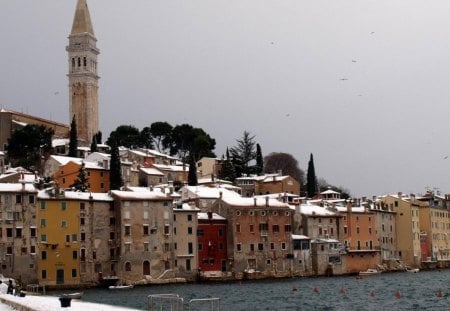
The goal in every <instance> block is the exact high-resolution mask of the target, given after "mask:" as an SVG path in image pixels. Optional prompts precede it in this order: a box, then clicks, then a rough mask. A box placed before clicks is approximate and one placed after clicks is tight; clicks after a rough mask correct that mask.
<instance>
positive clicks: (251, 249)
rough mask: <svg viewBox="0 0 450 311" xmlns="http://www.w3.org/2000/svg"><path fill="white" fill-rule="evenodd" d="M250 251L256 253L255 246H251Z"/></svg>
mask: <svg viewBox="0 0 450 311" xmlns="http://www.w3.org/2000/svg"><path fill="white" fill-rule="evenodd" d="M250 251H251V252H254V251H255V244H253V243H252V244H250Z"/></svg>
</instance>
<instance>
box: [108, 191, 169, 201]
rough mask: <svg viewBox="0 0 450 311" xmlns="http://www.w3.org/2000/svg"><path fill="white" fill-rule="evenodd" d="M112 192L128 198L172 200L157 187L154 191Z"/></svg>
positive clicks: (114, 194) (119, 196) (121, 197)
mask: <svg viewBox="0 0 450 311" xmlns="http://www.w3.org/2000/svg"><path fill="white" fill-rule="evenodd" d="M111 194H112V195H113V196H115V197H118V198H120V199H126V200H171V198H170V197H168V196H167V195H165V194H164V193H162V192H161V191H159V189H155V190H154V191H123V190H113V191H111Z"/></svg>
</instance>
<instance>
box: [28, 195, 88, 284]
mask: <svg viewBox="0 0 450 311" xmlns="http://www.w3.org/2000/svg"><path fill="white" fill-rule="evenodd" d="M57 192H58V190H55V189H52V190H49V191H47V192H46V191H41V192H39V194H38V208H37V225H38V238H39V255H38V282H39V284H40V285H77V284H80V270H79V269H80V256H79V249H80V245H79V238H78V234H79V231H80V226H79V225H80V224H79V202H77V201H68V200H66V198H65V196H64V192H60V193H57Z"/></svg>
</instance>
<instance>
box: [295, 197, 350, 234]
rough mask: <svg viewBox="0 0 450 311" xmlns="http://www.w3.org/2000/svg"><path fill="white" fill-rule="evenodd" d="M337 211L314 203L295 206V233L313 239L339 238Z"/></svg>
mask: <svg viewBox="0 0 450 311" xmlns="http://www.w3.org/2000/svg"><path fill="white" fill-rule="evenodd" d="M341 218H342V216H341V215H340V214H338V213H336V212H335V211H333V210H331V209H328V208H325V207H322V206H317V205H313V204H300V205H297V206H295V215H294V233H295V234H300V235H306V236H308V237H310V238H311V239H335V240H337V239H339V227H338V226H339V221H340V219H341Z"/></svg>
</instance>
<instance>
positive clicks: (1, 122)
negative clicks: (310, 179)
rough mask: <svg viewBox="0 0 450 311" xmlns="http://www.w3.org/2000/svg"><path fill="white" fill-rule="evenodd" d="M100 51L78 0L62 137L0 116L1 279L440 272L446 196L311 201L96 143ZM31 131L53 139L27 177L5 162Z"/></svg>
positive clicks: (254, 179) (326, 194)
mask: <svg viewBox="0 0 450 311" xmlns="http://www.w3.org/2000/svg"><path fill="white" fill-rule="evenodd" d="M96 41H97V39H96V37H95V36H94V31H93V26H92V21H91V17H90V14H89V10H88V7H87V3H86V0H78V1H77V6H76V10H75V16H74V21H73V26H72V29H71V32H70V35H69V44H68V46H67V48H66V51H67V52H68V68H69V73H68V78H69V94H70V100H69V116H70V119H71V120H72V124H71V125H70V126H68V125H66V124H63V123H58V122H55V121H51V120H46V119H43V118H40V117H36V116H31V115H27V114H24V113H21V112H16V111H12V110H8V109H2V110H1V111H0V149H1V150H2V151H1V152H0V172H1V174H0V273H1V274H2V275H3V276H5V277H8V278H13V279H15V280H17V281H19V282H20V283H21V284H23V285H24V286H25V285H30V284H36V285H38V286H47V287H54V288H58V287H61V288H65V287H88V286H101V285H108V284H118V283H120V284H133V285H144V284H161V283H184V282H192V281H203V280H207V281H212V280H214V281H227V280H246V279H263V278H283V277H294V276H333V275H345V274H357V273H359V272H360V271H365V270H368V269H375V270H377V271H403V270H405V269H407V268H421V269H435V268H447V267H449V265H450V257H449V250H450V246H449V240H450V215H449V210H450V195H441V194H440V193H439V192H437V191H428V192H426V193H424V194H405V193H401V192H397V193H394V194H379V195H376V196H373V197H361V198H348V197H347V196H346V195H345V196H344V194H343V193H341V192H339V191H336V189H331V188H330V189H325V190H322V191H318V190H317V191H315V192H314V193H313V194H312V195H310V194H305V193H307V192H306V191H305V189H302V187H304V185H302V181H301V180H298V179H296V178H295V177H294V176H291V175H289V174H286V172H283V171H277V172H271V173H268V172H265V173H264V172H262V171H258V172H255V173H241V174H237V176H236V177H235V178H233V179H230V178H228V179H225V178H221V177H222V176H223V175H224V171H225V169H228V168H229V167H228V165H229V163H228V160H229V159H228V156H227V159H225V158H218V157H215V156H209V155H206V154H202V153H200V152H198V151H197V150H196V151H195V152H197V153H196V155H197V156H198V157H194V156H193V154H194V150H193V149H189V148H187V149H186V150H185V151H186V153H187V155H186V156H185V157H180V156H179V154H172V153H167V152H162V151H161V150H157V148H146V147H136V146H122V145H118V146H116V145H115V141H112V143H111V142H110V143H108V144H106V143H104V141H103V140H102V139H101V135H100V136H99V135H98V133H99V115H98V114H99V109H98V97H97V92H98V79H99V76H98V72H97V56H98V55H99V53H100V52H99V50H98V48H97V47H96ZM30 125H34V126H42V127H44V128H47V129H51V136H52V137H51V138H52V140H51V146H50V147H49V148H48V150H47V149H45V150H44V149H43V148H42V146H43V145H42V144H38V145H39V146H40V149H39V151H38V152H34V155H33V156H36V158H37V160H38V162H39V165H35V166H33V165H30V167H32V168H35V169H30V167H25V166H22V165H19V164H18V163H20V162H14V156H13V153H12V151H13V149H12V147H11V146H12V145H13V143H12V142H13V138H14V137H15V135H16V134H17V133H19V132H20V131H21V130H22V129H24V128H27V126H30ZM74 125H76V126H74ZM192 130H193V132H194V133H197V134H198V133H200V134H201V135H203V136H202V138H205V137H206V138H207V139H204V140H202V142H205V141H206V142H209V141H211V139H210V138H209V136H208V135H207V134H206V133H204V132H202V131H199V129H195V128H194V129H192ZM72 131H74V133H73V135H72ZM74 137H75V139H74ZM22 140H24V138H22ZM74 146H75V149H74ZM89 146H90V147H89ZM29 151H30V148H25V147H22V149H19V151H18V152H17V156H20V154H21V153H22V154H26V153H27V152H29ZM199 155H202V156H199ZM30 157H31V155H30V156H28V155H27V158H28V160H30ZM117 169H118V170H117ZM192 174H193V175H194V177H195V178H192ZM117 177H119V179H117ZM117 180H120V182H119V183H118V182H117ZM192 180H195V182H192Z"/></svg>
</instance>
